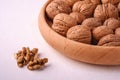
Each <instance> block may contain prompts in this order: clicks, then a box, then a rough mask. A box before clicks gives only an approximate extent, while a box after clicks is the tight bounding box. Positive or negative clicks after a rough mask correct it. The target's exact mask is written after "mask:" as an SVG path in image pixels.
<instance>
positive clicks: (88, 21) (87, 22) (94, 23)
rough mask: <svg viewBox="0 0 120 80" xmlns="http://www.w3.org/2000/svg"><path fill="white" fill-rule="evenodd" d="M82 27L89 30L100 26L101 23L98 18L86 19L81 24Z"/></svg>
mask: <svg viewBox="0 0 120 80" xmlns="http://www.w3.org/2000/svg"><path fill="white" fill-rule="evenodd" d="M82 25H87V26H88V27H89V28H90V29H94V28H95V27H98V26H101V25H102V22H101V20H100V19H98V18H87V19H85V20H84V21H83V22H82Z"/></svg>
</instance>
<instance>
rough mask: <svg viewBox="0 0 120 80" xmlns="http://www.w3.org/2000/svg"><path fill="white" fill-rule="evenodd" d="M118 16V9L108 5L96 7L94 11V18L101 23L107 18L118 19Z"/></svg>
mask: <svg viewBox="0 0 120 80" xmlns="http://www.w3.org/2000/svg"><path fill="white" fill-rule="evenodd" d="M118 16H119V14H118V9H117V8H116V7H115V6H114V5H112V4H110V3H108V4H102V5H98V6H97V7H96V9H95V11H94V17H95V18H99V19H101V20H102V21H103V22H104V21H105V20H106V19H108V18H118Z"/></svg>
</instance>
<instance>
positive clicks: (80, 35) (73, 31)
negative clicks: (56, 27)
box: [67, 25, 91, 44]
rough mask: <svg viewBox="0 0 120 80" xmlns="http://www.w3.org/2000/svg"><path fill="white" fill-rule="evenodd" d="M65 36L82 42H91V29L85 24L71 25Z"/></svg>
mask: <svg viewBox="0 0 120 80" xmlns="http://www.w3.org/2000/svg"><path fill="white" fill-rule="evenodd" d="M67 38H68V39H71V40H74V41H78V42H82V43H87V44H90V43H91V31H90V29H88V28H87V27H86V26H85V25H77V26H74V27H71V28H70V29H69V30H68V32H67Z"/></svg>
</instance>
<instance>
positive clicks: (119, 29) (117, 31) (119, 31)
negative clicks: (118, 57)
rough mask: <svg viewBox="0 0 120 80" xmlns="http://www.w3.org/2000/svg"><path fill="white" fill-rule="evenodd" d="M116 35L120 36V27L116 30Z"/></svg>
mask: <svg viewBox="0 0 120 80" xmlns="http://www.w3.org/2000/svg"><path fill="white" fill-rule="evenodd" d="M115 35H118V36H120V27H119V28H117V29H116V30H115Z"/></svg>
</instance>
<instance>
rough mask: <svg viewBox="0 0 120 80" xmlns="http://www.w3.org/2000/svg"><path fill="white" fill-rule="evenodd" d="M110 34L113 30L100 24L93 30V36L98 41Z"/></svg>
mask: <svg viewBox="0 0 120 80" xmlns="http://www.w3.org/2000/svg"><path fill="white" fill-rule="evenodd" d="M108 34H113V30H112V29H110V28H107V27H106V26H99V27H97V28H95V29H94V30H93V37H94V39H96V40H97V41H98V40H100V39H101V38H102V37H103V36H106V35H108Z"/></svg>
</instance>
